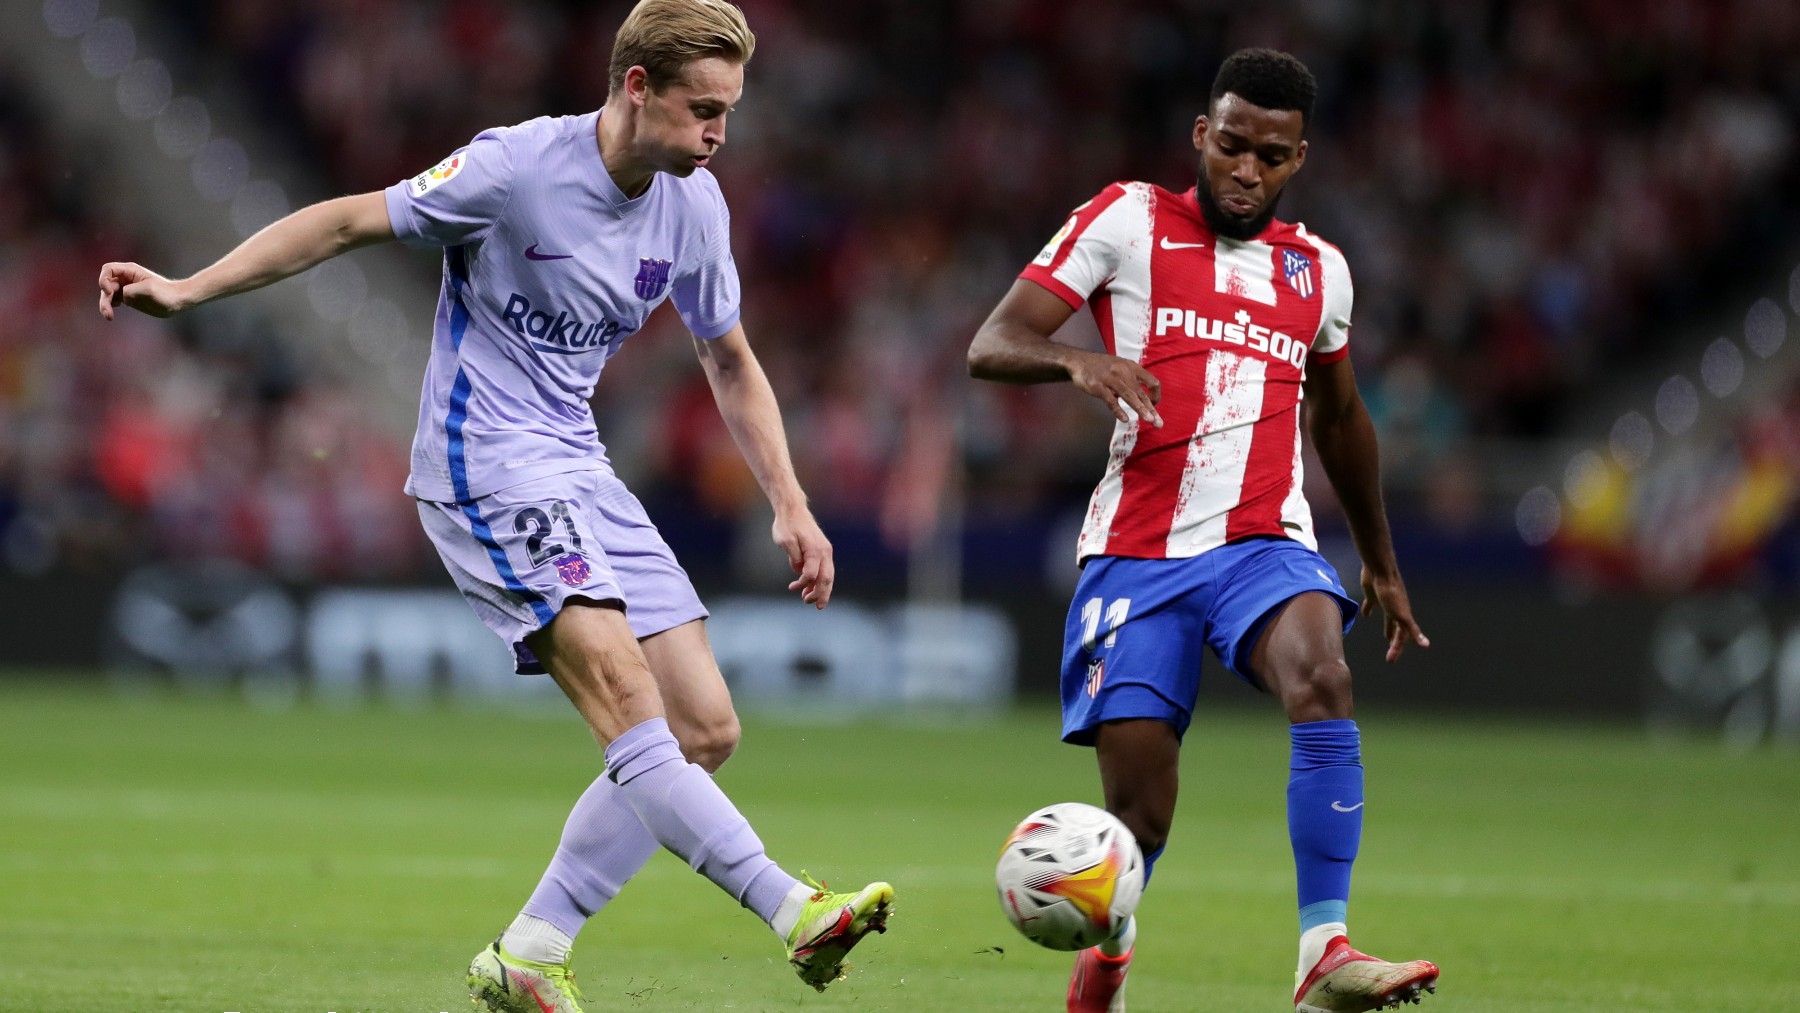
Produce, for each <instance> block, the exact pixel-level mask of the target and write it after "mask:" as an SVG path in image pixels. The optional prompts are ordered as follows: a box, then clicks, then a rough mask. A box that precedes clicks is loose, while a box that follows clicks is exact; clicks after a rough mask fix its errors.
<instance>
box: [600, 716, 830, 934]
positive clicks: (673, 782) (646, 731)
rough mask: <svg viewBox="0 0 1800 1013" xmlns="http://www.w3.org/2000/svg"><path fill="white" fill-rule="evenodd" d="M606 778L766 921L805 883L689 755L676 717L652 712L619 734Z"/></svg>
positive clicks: (656, 833)
mask: <svg viewBox="0 0 1800 1013" xmlns="http://www.w3.org/2000/svg"><path fill="white" fill-rule="evenodd" d="M606 776H607V777H609V778H611V779H612V780H613V783H614V784H617V785H618V786H619V788H620V790H621V792H622V793H623V794H624V796H625V798H626V800H627V801H628V802H630V804H631V808H632V810H633V811H635V812H636V813H637V815H638V819H639V820H641V821H643V824H644V827H645V829H647V830H649V831H650V834H651V836H653V837H655V838H656V840H657V843H659V844H661V845H662V846H663V847H665V848H668V849H669V850H670V851H672V852H674V853H675V854H676V855H678V856H680V857H681V858H682V859H684V860H685V861H686V862H687V863H688V864H689V865H691V866H693V867H694V869H695V870H696V871H698V872H699V873H700V874H701V875H703V876H705V877H706V878H707V879H710V880H712V881H713V882H714V883H716V884H717V885H718V886H719V888H720V889H722V890H724V891H725V892H726V893H729V894H731V896H732V897H733V898H735V899H736V900H737V901H738V903H740V904H742V905H744V906H745V907H747V908H749V909H750V910H752V911H754V912H756V914H757V917H759V918H761V919H762V920H763V921H764V922H772V921H773V919H774V917H775V912H776V910H777V909H778V908H779V907H780V906H781V902H782V900H783V899H784V898H786V897H787V896H788V895H789V894H790V893H791V892H793V889H794V886H795V885H796V884H798V883H799V882H800V881H799V880H797V879H795V878H794V877H792V876H790V875H788V874H787V873H785V872H783V871H782V870H781V867H780V866H778V865H776V864H775V863H774V862H773V861H772V860H770V858H769V856H768V855H767V854H766V853H765V852H764V850H763V843H762V841H761V839H759V838H758V837H757V836H756V831H754V830H752V829H750V821H748V820H746V819H744V817H743V814H742V813H739V812H738V811H737V807H736V806H734V805H732V804H731V800H730V799H728V798H726V797H725V793H724V792H722V791H720V790H719V786H718V785H716V784H714V783H713V779H712V776H711V775H709V774H708V773H707V772H706V770H705V768H703V767H700V766H699V765H697V764H693V763H689V762H688V761H687V759H686V758H685V757H683V756H682V755H681V746H680V745H679V744H677V743H676V741H675V736H674V735H672V734H670V733H669V725H668V722H666V721H664V720H663V719H662V718H651V719H650V720H648V721H645V722H643V723H641V724H638V725H634V726H632V727H631V728H629V729H627V730H626V731H625V733H624V734H623V735H620V736H619V737H618V738H616V739H614V740H613V741H612V744H611V745H609V746H607V747H606Z"/></svg>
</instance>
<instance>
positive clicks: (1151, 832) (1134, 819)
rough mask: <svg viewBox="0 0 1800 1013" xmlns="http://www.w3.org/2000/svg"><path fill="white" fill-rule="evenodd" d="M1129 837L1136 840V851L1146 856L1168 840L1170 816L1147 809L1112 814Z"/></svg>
mask: <svg viewBox="0 0 1800 1013" xmlns="http://www.w3.org/2000/svg"><path fill="white" fill-rule="evenodd" d="M1113 815H1114V816H1117V817H1118V818H1119V822H1121V823H1123V824H1125V828H1126V829H1127V830H1130V831H1131V836H1133V837H1135V838H1137V845H1138V850H1139V851H1140V852H1142V853H1144V854H1146V855H1148V854H1149V853H1151V852H1152V851H1155V850H1156V849H1158V848H1160V847H1162V846H1163V844H1164V843H1165V842H1167V841H1168V839H1169V824H1170V822H1171V819H1170V814H1168V813H1163V812H1158V811H1154V810H1151V809H1149V808H1128V809H1125V810H1123V811H1121V812H1115V813H1113Z"/></svg>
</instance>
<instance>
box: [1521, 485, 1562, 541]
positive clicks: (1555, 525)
mask: <svg viewBox="0 0 1800 1013" xmlns="http://www.w3.org/2000/svg"><path fill="white" fill-rule="evenodd" d="M1515 517H1516V519H1517V521H1518V525H1519V537H1520V538H1523V539H1524V540H1525V544H1526V545H1545V544H1548V543H1549V541H1550V539H1552V538H1555V537H1556V532H1557V529H1559V528H1560V527H1562V501H1561V500H1559V499H1557V498H1556V493H1554V492H1551V491H1550V488H1549V487H1548V486H1542V485H1540V486H1538V487H1537V488H1535V489H1531V490H1528V491H1527V492H1526V493H1525V495H1523V496H1521V497H1519V508H1518V510H1517V511H1516V512H1515Z"/></svg>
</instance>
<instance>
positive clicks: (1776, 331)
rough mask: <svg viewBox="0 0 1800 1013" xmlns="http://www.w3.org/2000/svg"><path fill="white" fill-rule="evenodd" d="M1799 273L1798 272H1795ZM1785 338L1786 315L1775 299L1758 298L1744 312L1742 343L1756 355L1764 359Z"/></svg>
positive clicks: (1778, 347)
mask: <svg viewBox="0 0 1800 1013" xmlns="http://www.w3.org/2000/svg"><path fill="white" fill-rule="evenodd" d="M1796 273H1800V272H1796ZM1786 340H1787V315H1786V314H1784V313H1782V312H1781V307H1779V306H1777V305H1775V300H1773V299H1769V298H1767V297H1765V298H1762V299H1758V300H1756V302H1755V303H1754V304H1752V305H1751V307H1750V312H1748V313H1746V314H1744V344H1746V345H1748V346H1750V350H1751V351H1752V352H1755V353H1756V354H1757V355H1758V356H1760V357H1762V358H1764V359H1766V358H1768V357H1769V356H1771V355H1774V354H1775V353H1776V352H1777V351H1779V350H1780V348H1781V345H1782V342H1784V341H1786Z"/></svg>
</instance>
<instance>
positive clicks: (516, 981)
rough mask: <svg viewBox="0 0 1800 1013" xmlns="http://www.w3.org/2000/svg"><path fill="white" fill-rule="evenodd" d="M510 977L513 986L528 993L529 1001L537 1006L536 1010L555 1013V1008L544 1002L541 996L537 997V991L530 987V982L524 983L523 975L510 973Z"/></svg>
mask: <svg viewBox="0 0 1800 1013" xmlns="http://www.w3.org/2000/svg"><path fill="white" fill-rule="evenodd" d="M511 976H512V979H513V983H514V984H516V985H518V986H519V987H520V988H523V989H524V990H525V991H526V992H528V993H530V995H531V1001H532V1002H535V1003H537V1004H538V1009H541V1010H543V1011H544V1013H556V1008H555V1007H554V1006H551V1005H550V1004H549V1003H547V1002H545V1001H544V997H543V996H541V995H538V992H537V989H535V988H532V987H531V982H529V981H526V980H525V976H524V975H522V974H519V973H518V972H516V971H514V972H511Z"/></svg>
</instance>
